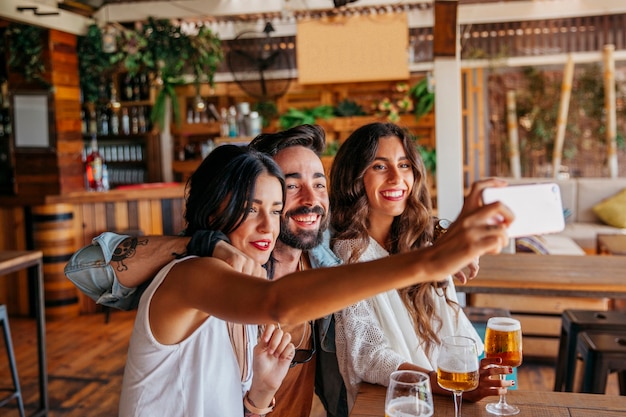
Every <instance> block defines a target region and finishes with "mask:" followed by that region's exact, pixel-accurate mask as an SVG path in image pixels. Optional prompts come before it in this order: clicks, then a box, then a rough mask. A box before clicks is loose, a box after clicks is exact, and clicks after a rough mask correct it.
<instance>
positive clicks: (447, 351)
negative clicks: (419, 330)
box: [437, 336, 479, 417]
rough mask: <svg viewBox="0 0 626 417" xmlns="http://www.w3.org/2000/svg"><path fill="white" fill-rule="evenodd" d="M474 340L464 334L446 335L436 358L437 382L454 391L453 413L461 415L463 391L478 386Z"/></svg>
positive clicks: (457, 416)
mask: <svg viewBox="0 0 626 417" xmlns="http://www.w3.org/2000/svg"><path fill="white" fill-rule="evenodd" d="M478 378H479V374H478V352H477V351H476V341H475V340H474V339H472V338H471V337H465V336H446V337H444V338H443V340H442V343H441V350H440V351H439V359H437V383H438V384H439V386H440V387H441V388H443V389H447V390H448V391H452V392H453V393H454V415H455V417H460V416H461V401H462V395H463V392H464V391H471V390H473V389H476V388H478Z"/></svg>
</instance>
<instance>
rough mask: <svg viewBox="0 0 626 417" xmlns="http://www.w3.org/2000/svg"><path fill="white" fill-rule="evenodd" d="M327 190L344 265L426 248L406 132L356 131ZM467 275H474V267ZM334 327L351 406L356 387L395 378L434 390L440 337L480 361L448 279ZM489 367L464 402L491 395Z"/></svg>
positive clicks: (378, 303)
mask: <svg viewBox="0 0 626 417" xmlns="http://www.w3.org/2000/svg"><path fill="white" fill-rule="evenodd" d="M492 182H493V185H496V181H495V180H492ZM330 184H331V190H330V205H331V207H332V211H331V226H332V228H333V231H334V235H333V238H332V240H331V247H332V249H333V251H334V252H335V254H337V256H339V257H340V258H341V259H342V260H343V261H344V263H355V262H363V261H371V260H374V259H378V258H383V257H387V256H389V255H390V254H398V253H404V252H408V251H411V250H413V249H419V248H424V247H428V246H430V245H431V243H432V241H433V221H432V219H433V218H432V207H431V196H430V193H429V190H428V183H427V178H426V173H425V169H424V164H423V162H422V160H421V158H420V157H419V154H418V152H417V149H416V147H415V144H414V143H413V141H412V140H411V138H410V137H409V135H408V133H407V132H406V131H405V130H404V129H402V128H400V127H398V126H397V125H395V124H392V123H371V124H368V125H365V126H362V127H360V128H359V129H357V130H356V131H354V132H353V133H352V135H350V137H349V138H348V139H347V140H346V141H345V142H344V143H343V144H342V145H341V147H340V148H339V152H338V153H337V155H336V156H335V160H334V163H333V166H332V170H331V176H330ZM469 209H471V207H468V206H467V205H466V207H465V208H464V210H469ZM470 267H471V275H472V276H473V275H475V274H476V272H477V264H474V263H472V264H470ZM462 279H463V280H464V279H465V277H463V276H462ZM335 320H336V333H335V335H336V344H337V358H338V362H339V364H340V365H339V366H340V370H341V373H342V376H343V378H344V382H345V383H346V386H347V387H348V401H349V403H350V406H351V405H352V404H353V402H354V398H355V396H356V390H357V386H358V383H359V382H361V381H367V382H372V383H377V384H384V385H387V384H388V381H389V376H390V374H391V372H393V371H395V370H398V369H416V370H420V371H424V372H430V373H431V379H432V381H431V385H432V387H433V389H434V391H438V390H439V388H438V386H437V383H436V374H435V372H434V371H435V370H436V369H437V366H436V364H437V356H438V351H439V343H440V341H441V339H442V338H443V336H447V335H464V336H468V337H472V338H473V339H474V340H476V343H477V347H478V350H479V352H482V350H483V344H482V341H481V340H480V337H479V336H478V334H477V333H476V330H475V329H474V327H473V326H472V324H471V323H470V321H469V320H468V319H467V317H466V316H465V314H464V313H463V310H462V309H461V308H460V306H459V304H458V299H457V296H456V291H455V287H454V283H453V280H452V278H451V277H450V276H448V277H446V279H444V280H442V281H433V282H425V283H418V284H414V285H412V286H410V287H407V288H403V289H400V290H391V291H388V292H386V293H381V294H378V295H376V296H375V297H373V298H370V299H367V300H364V301H360V302H358V303H356V304H354V305H352V306H350V307H348V308H346V309H344V310H342V311H340V312H338V313H335ZM489 363H490V362H489V361H485V362H483V364H482V368H483V369H482V371H481V380H480V388H479V389H477V390H476V391H474V392H470V393H467V395H466V397H467V398H469V399H474V400H477V399H479V398H482V397H484V396H487V395H497V394H498V392H499V390H498V389H497V388H498V387H499V386H500V385H499V384H500V382H499V381H492V380H491V379H490V378H489V376H490V375H491V374H493V373H494V372H495V371H491V370H490V369H487V367H488V365H489ZM441 392H442V393H443V392H445V393H447V394H449V392H448V391H443V390H442V391H441Z"/></svg>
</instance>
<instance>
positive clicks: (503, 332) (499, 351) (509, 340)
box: [485, 317, 522, 416]
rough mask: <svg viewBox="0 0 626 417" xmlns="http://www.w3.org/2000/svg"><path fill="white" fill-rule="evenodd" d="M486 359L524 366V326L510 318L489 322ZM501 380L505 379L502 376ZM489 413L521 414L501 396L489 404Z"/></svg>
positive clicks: (502, 414)
mask: <svg viewBox="0 0 626 417" xmlns="http://www.w3.org/2000/svg"><path fill="white" fill-rule="evenodd" d="M485 357H487V358H501V359H502V364H501V365H499V366H510V367H518V366H520V365H521V364H522V326H521V324H520V322H519V321H518V320H515V319H512V318H510V317H492V318H490V319H489V320H488V321H487V332H486V334H485ZM500 379H505V375H504V374H500ZM486 408H487V411H488V412H490V413H491V414H495V415H498V416H512V415H515V414H517V413H519V408H517V407H516V406H514V405H509V404H507V402H506V395H505V394H503V395H500V401H499V402H497V403H489V404H487V407H486Z"/></svg>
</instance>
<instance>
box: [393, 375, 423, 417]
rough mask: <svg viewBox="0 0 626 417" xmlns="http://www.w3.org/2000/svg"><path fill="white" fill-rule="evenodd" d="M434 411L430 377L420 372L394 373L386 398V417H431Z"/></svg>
mask: <svg viewBox="0 0 626 417" xmlns="http://www.w3.org/2000/svg"><path fill="white" fill-rule="evenodd" d="M433 409H434V407H433V394H432V391H431V389H430V378H429V377H428V375H426V374H425V373H423V372H418V371H395V372H392V374H391V378H390V379H389V387H388V388H387V396H386V397H385V417H430V416H432V415H433Z"/></svg>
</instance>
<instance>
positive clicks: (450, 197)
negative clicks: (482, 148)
mask: <svg viewBox="0 0 626 417" xmlns="http://www.w3.org/2000/svg"><path fill="white" fill-rule="evenodd" d="M457 8H458V1H456V0H436V1H435V25H434V30H433V32H434V38H433V57H434V75H435V132H436V142H437V210H438V215H439V217H443V218H449V219H455V218H456V217H457V216H458V214H459V212H460V211H461V208H462V207H463V194H464V187H463V132H462V128H461V126H462V111H461V61H460V58H459V43H458V39H459V36H458V24H457Z"/></svg>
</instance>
